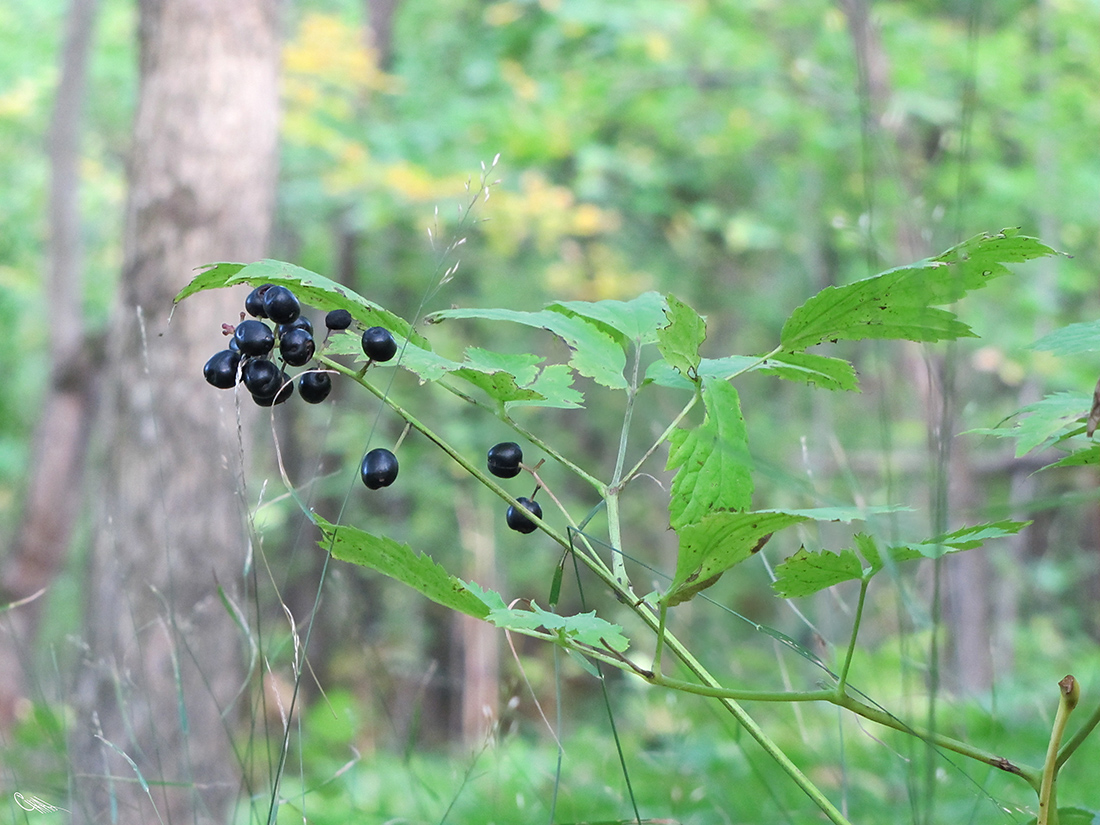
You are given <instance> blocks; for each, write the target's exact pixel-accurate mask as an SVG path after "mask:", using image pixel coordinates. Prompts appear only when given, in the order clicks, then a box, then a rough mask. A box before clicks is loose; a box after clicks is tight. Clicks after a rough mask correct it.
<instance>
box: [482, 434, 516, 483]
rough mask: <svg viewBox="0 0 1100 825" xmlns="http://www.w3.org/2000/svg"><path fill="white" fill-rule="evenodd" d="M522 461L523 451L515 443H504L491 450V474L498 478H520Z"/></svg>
mask: <svg viewBox="0 0 1100 825" xmlns="http://www.w3.org/2000/svg"><path fill="white" fill-rule="evenodd" d="M521 461H523V450H521V449H520V448H519V444H516V443H515V442H514V441H502V442H501V443H500V444H497V445H496V446H494V447H491V448H490V449H489V462H488V463H489V472H490V473H492V474H493V475H495V476H497V477H498V478H515V477H516V476H518V475H519V464H520V462H521Z"/></svg>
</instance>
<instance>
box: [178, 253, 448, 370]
mask: <svg viewBox="0 0 1100 825" xmlns="http://www.w3.org/2000/svg"><path fill="white" fill-rule="evenodd" d="M269 283H270V284H281V285H282V286H285V287H287V288H288V289H290V290H291V291H292V292H293V293H294V294H295V295H296V296H297V297H298V300H300V301H301V302H302V303H303V304H306V305H307V306H311V307H316V308H317V309H319V310H322V311H324V312H328V311H329V310H332V309H346V310H347V311H348V312H350V313H351V316H352V317H353V318H354V319H355V320H356V321H359V322H360V323H361V324H363V325H364V326H367V327H373V326H382V327H385V328H386V329H388V330H389V331H390V332H392V333H393V334H394V336H395V337H397V336H400V337H401V338H408V339H409V340H410V341H411V342H412V343H413V344H415V345H416V346H418V347H421V348H423V349H428V350H430V349H431V345H430V344H429V343H428V341H427V339H426V338H424V337H423V336H422V335H420V334H418V333H417V332H415V330H413V328H412V325H411V324H410V323H409V322H408V321H406V320H405V319H404V318H401V317H400V316H398V315H395V314H394V313H392V312H390V311H389V310H388V309H385V308H384V307H381V306H379V305H378V304H376V303H374V302H373V301H368V300H367V299H366V298H364V297H363V296H361V295H359V294H358V293H357V292H355V291H354V290H353V289H350V288H349V287H346V286H344V285H343V284H339V283H337V282H336V281H333V280H331V279H329V278H326V277H325V276H324V275H318V274H317V273H316V272H311V271H310V270H308V269H304V268H302V267H300V266H295V265H294V264H289V263H286V262H285V261H275V260H269V259H265V260H262V261H256V262H254V263H250V264H239V263H218V264H211V265H210V266H209V267H205V268H203V271H201V272H200V273H199V274H198V275H196V276H195V277H194V278H193V279H192V280H191V283H190V284H188V285H187V286H185V287H184V288H183V289H181V290H180V292H179V294H178V295H176V297H175V299H174V303H177V304H178V303H179V302H180V301H182V300H183V299H184V298H187V297H189V296H191V295H194V294H195V293H197V292H202V291H203V290H207V289H220V288H222V287H227V286H236V285H237V284H249V285H251V286H260V285H261V284H269Z"/></svg>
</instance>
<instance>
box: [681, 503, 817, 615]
mask: <svg viewBox="0 0 1100 825" xmlns="http://www.w3.org/2000/svg"><path fill="white" fill-rule="evenodd" d="M801 521H809V517H808V516H802V515H795V514H792V513H784V512H777V511H774V510H773V511H767V512H750V513H730V512H717V513H711V514H709V515H707V516H706V517H705V518H703V519H701V520H700V521H698V522H693V523H691V524H687V525H684V526H683V527H681V528H680V529H679V530H678V531H677V533H678V535H679V537H680V549H679V551H678V553H677V555H676V573H675V574H674V575H673V577H672V582H671V583H670V584H669V586H668V589H667V590H666V591H665V593H664V595H663V596H661V601H662V602H664V603H665V604H667V605H669V606H670V607H671V606H673V605H677V604H680V603H681V602H685V601H687V600H688V599H690V598H692V597H693V596H695V594H696V593H698V592H700V591H702V590H705V589H706V588H707V587H710V586H711V585H712V584H714V583H715V582H716V581H717V580H718V577H719V576H721V575H722V574H723V573H724V572H726V571H727V570H729V569H730V568H731V567H734V566H735V565H738V564H740V563H741V562H743V561H745V560H746V559H749V558H751V557H752V556H753V555H754V554H755V553H757V552H758V551H759V550H760V549H761V548H762V547H763V546H764V543H765V542H766V541H767V540H768V538H769V537H770V536H771V535H772V533H774V532H776V531H777V530H782V529H783V528H784V527H789V526H790V525H792V524H797V523H799V522H801Z"/></svg>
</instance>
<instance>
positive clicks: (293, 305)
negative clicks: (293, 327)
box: [264, 286, 302, 324]
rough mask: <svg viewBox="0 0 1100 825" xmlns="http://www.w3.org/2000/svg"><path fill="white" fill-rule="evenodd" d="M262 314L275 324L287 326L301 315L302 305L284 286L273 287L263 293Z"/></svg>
mask: <svg viewBox="0 0 1100 825" xmlns="http://www.w3.org/2000/svg"><path fill="white" fill-rule="evenodd" d="M264 312H266V313H267V317H268V318H270V319H271V320H272V321H274V322H275V323H276V324H289V323H290V322H291V321H293V320H295V319H296V318H297V317H298V316H299V315H301V314H302V305H301V304H299V303H298V299H297V298H295V297H294V293H293V292H291V291H290V290H289V289H287V288H286V287H285V286H273V287H270V288H269V289H268V290H267V292H265V293H264Z"/></svg>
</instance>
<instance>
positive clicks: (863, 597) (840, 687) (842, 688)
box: [836, 578, 871, 696]
mask: <svg viewBox="0 0 1100 825" xmlns="http://www.w3.org/2000/svg"><path fill="white" fill-rule="evenodd" d="M870 581H871V580H870V579H869V578H864V579H862V580H861V581H860V583H859V601H858V602H857V603H856V617H855V621H854V622H852V638H851V639H849V640H848V651H847V652H846V653H845V654H844V664H843V665H842V666H841V668H840V678H839V679H837V685H836V692H837V694H838V695H839V696H843V695H845V692H846V690H847V687H848V670H849V668H851V666H852V657H853V656H854V655H855V652H856V638H857V637H858V636H859V625H860V622H861V621H862V619H863V606H864V604H865V603H866V601H867V585H868V584H869V583H870Z"/></svg>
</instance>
